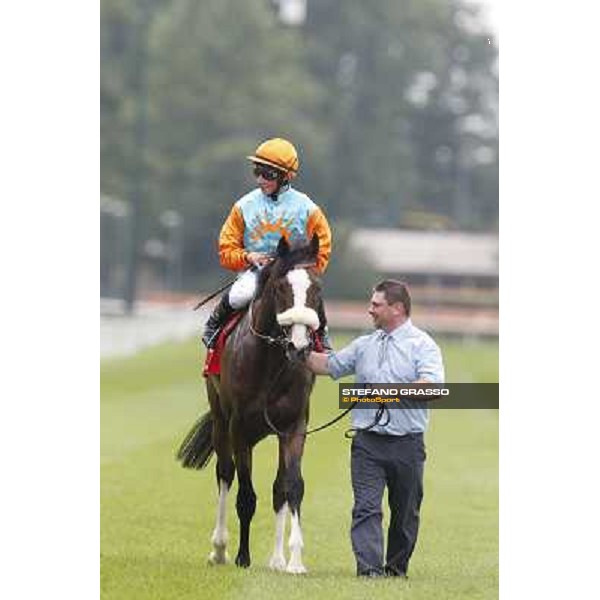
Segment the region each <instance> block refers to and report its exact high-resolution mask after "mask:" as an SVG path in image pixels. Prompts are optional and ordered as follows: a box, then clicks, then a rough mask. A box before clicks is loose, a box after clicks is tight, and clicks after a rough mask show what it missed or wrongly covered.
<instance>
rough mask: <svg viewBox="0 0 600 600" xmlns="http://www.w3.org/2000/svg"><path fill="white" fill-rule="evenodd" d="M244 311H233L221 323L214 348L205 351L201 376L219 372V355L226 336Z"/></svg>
mask: <svg viewBox="0 0 600 600" xmlns="http://www.w3.org/2000/svg"><path fill="white" fill-rule="evenodd" d="M245 312H246V311H245V310H240V311H236V312H234V313H233V314H232V315H231V316H230V317H229V319H227V321H226V322H225V325H223V327H222V328H221V331H219V336H218V337H217V343H216V344H215V346H214V348H210V349H209V351H208V352H207V353H206V358H205V360H204V368H203V369H202V376H203V377H208V376H209V375H220V374H221V355H222V354H223V349H224V348H225V342H226V341H227V338H228V337H229V335H230V334H231V332H232V331H233V330H234V329H235V326H236V325H237V324H238V323H239V322H240V320H241V318H242V317H243V316H244V314H245Z"/></svg>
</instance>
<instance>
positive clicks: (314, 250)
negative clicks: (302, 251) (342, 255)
mask: <svg viewBox="0 0 600 600" xmlns="http://www.w3.org/2000/svg"><path fill="white" fill-rule="evenodd" d="M310 255H311V256H312V257H314V258H317V256H318V255H319V236H318V235H317V234H316V233H313V236H312V239H311V240H310Z"/></svg>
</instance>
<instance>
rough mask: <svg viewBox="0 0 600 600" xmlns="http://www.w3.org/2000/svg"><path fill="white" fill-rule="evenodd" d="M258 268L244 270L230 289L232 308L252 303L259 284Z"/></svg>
mask: <svg viewBox="0 0 600 600" xmlns="http://www.w3.org/2000/svg"><path fill="white" fill-rule="evenodd" d="M258 274H259V270H258V269H256V270H255V269H252V270H248V271H244V272H243V273H242V274H241V275H240V276H239V277H238V278H237V279H236V280H235V283H234V284H233V285H232V286H231V289H230V290H229V304H231V306H232V308H235V309H236V310H239V309H240V308H244V307H245V306H248V304H250V301H251V300H252V298H254V294H256V287H257V284H258Z"/></svg>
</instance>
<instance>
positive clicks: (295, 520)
mask: <svg viewBox="0 0 600 600" xmlns="http://www.w3.org/2000/svg"><path fill="white" fill-rule="evenodd" d="M289 547H290V562H289V563H288V565H287V568H286V571H287V572H288V573H306V567H305V566H304V565H303V564H302V548H303V547H304V542H303V541H302V529H301V528H300V516H299V515H298V513H297V512H293V513H292V528H291V531H290V540H289Z"/></svg>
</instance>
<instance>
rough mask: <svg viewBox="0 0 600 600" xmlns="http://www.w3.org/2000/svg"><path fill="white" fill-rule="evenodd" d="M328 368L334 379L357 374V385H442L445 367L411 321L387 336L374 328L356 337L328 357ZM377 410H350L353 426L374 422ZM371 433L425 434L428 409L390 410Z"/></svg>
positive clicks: (430, 341) (429, 340) (437, 350)
mask: <svg viewBox="0 0 600 600" xmlns="http://www.w3.org/2000/svg"><path fill="white" fill-rule="evenodd" d="M327 366H328V370H329V374H330V375H331V377H332V378H333V379H339V378H340V377H344V376H345V375H351V374H353V373H354V374H356V383H413V382H414V381H417V380H418V379H425V380H427V381H429V382H431V383H444V364H443V361H442V353H441V351H440V348H439V346H438V345H437V344H436V343H435V342H434V341H433V339H432V338H431V337H430V336H429V335H428V334H427V333H425V332H424V331H422V330H421V329H419V328H418V327H415V326H414V325H413V324H412V322H411V320H410V319H407V320H406V321H405V322H404V323H403V324H402V325H400V326H399V327H397V328H396V329H394V330H393V331H392V332H391V333H386V332H385V331H383V330H382V329H377V330H376V331H374V332H373V333H371V334H369V335H363V336H361V337H359V338H356V339H355V340H354V341H353V342H351V343H350V344H349V345H348V346H346V347H345V348H343V349H342V350H340V351H339V352H334V353H332V354H330V355H329V358H328V361H327ZM376 413H377V407H375V408H356V409H354V410H353V411H352V425H353V427H357V428H362V427H368V426H369V425H371V423H373V420H374V419H375V414H376ZM386 414H389V416H390V420H389V423H387V425H381V424H380V425H376V426H375V427H373V428H372V429H370V431H373V432H375V433H385V434H388V435H406V434H407V433H419V432H424V431H426V429H427V425H428V423H429V409H428V408H411V409H407V408H402V409H399V408H391V409H390V410H389V411H387V413H386V412H384V414H383V417H382V419H381V422H382V423H385V422H386V421H387V417H386Z"/></svg>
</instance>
